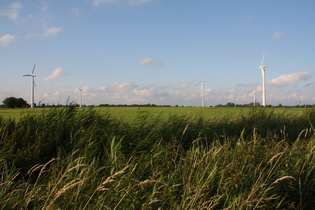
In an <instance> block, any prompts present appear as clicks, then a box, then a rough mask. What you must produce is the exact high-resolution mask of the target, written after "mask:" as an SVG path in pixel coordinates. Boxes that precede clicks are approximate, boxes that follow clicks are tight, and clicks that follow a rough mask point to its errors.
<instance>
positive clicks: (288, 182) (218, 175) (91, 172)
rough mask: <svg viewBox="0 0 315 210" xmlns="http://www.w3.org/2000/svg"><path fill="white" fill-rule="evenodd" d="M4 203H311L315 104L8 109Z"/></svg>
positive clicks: (1, 127)
mask: <svg viewBox="0 0 315 210" xmlns="http://www.w3.org/2000/svg"><path fill="white" fill-rule="evenodd" d="M0 116H2V118H0V137H1V139H0V141H1V156H0V173H1V174H0V175H1V176H0V177H1V187H0V203H1V204H2V208H3V209H8V208H9V209H10V208H15V209H28V208H31V209H58V208H60V209H95V208H99V209H158V208H161V209H224V208H228V209H235V208H237V209H266V208H270V209H298V208H300V209H310V208H311V207H313V206H314V205H315V202H314V200H313V197H314V196H315V149H314V148H315V138H314V128H313V125H314V123H315V110H314V109H274V108H270V109H263V108H217V107H216V108H193V107H191V108H190V107H102V108H101V107H96V108H83V109H79V108H74V107H66V108H49V109H48V108H45V109H36V110H29V109H25V110H1V111H0Z"/></svg>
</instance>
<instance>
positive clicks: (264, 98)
mask: <svg viewBox="0 0 315 210" xmlns="http://www.w3.org/2000/svg"><path fill="white" fill-rule="evenodd" d="M264 58H265V54H263V58H262V62H261V65H260V66H259V68H260V69H261V73H262V82H263V92H262V105H263V106H266V80H265V68H267V67H268V65H265V64H264Z"/></svg>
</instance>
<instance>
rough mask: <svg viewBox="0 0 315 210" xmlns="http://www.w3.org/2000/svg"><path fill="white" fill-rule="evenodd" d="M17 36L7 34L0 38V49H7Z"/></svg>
mask: <svg viewBox="0 0 315 210" xmlns="http://www.w3.org/2000/svg"><path fill="white" fill-rule="evenodd" d="M15 38H16V37H15V36H13V35H11V34H6V35H3V36H1V37H0V47H6V46H8V45H9V44H10V43H11V42H13V41H14V40H15Z"/></svg>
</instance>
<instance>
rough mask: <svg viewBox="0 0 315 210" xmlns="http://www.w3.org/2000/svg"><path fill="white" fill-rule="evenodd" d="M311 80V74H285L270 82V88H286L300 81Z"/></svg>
mask: <svg viewBox="0 0 315 210" xmlns="http://www.w3.org/2000/svg"><path fill="white" fill-rule="evenodd" d="M310 78H311V74H310V73H309V72H298V73H294V74H283V75H281V76H279V77H277V78H275V79H273V80H271V81H269V82H268V85H269V86H273V87H284V86H288V85H291V84H294V83H297V82H299V81H303V80H308V79H310Z"/></svg>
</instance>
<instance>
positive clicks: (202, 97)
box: [200, 80, 206, 107]
mask: <svg viewBox="0 0 315 210" xmlns="http://www.w3.org/2000/svg"><path fill="white" fill-rule="evenodd" d="M200 85H201V107H205V92H204V87H205V85H206V84H205V83H203V82H202V81H201V80H200Z"/></svg>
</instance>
